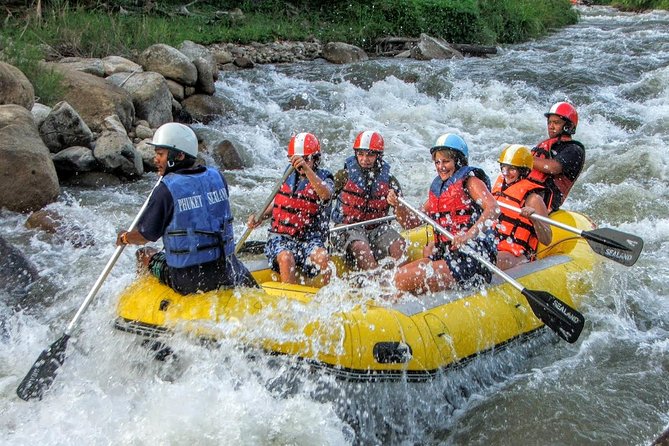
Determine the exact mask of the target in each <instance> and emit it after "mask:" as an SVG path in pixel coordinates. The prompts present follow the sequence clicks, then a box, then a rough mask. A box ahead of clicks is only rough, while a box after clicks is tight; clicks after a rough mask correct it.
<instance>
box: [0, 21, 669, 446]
mask: <svg viewBox="0 0 669 446" xmlns="http://www.w3.org/2000/svg"><path fill="white" fill-rule="evenodd" d="M581 12H582V18H581V21H580V22H579V23H578V24H577V25H575V26H572V27H569V28H566V29H562V30H560V31H559V32H556V33H555V34H552V35H550V36H548V37H546V38H543V39H540V40H537V41H533V42H529V43H525V44H521V45H514V46H509V47H504V48H501V51H500V52H499V54H498V55H496V56H494V57H491V58H489V59H478V58H466V59H464V60H452V61H432V62H420V63H418V62H414V61H405V60H401V61H399V60H398V61H396V60H379V61H369V62H365V63H361V64H354V65H347V66H334V65H330V64H326V63H322V62H318V61H317V62H313V63H305V64H294V65H281V66H260V67H257V68H256V69H254V70H250V71H241V72H237V73H222V76H221V78H220V79H219V81H218V83H217V90H218V93H217V94H221V95H224V96H225V97H227V98H228V100H229V102H230V105H231V106H232V107H233V109H234V110H235V112H234V113H231V114H230V115H228V116H225V117H222V118H221V119H220V120H218V121H217V122H215V123H213V124H211V125H210V127H211V129H212V130H215V131H219V132H221V133H222V135H224V136H225V137H226V138H228V139H230V140H231V141H233V142H234V143H235V144H236V145H237V146H238V147H240V148H241V150H242V151H243V157H244V158H245V160H246V161H247V162H248V163H250V164H252V167H251V168H249V169H246V170H244V171H236V172H228V173H227V174H226V176H227V178H228V180H229V183H230V185H231V195H232V200H233V202H234V203H233V211H234V213H235V215H236V217H237V221H236V228H235V233H236V234H237V235H239V234H241V232H242V230H243V226H242V224H243V223H242V222H243V221H244V220H245V218H246V215H248V214H249V213H251V212H254V211H255V210H256V209H257V206H259V203H261V202H262V201H264V199H265V197H266V196H267V195H268V193H269V191H270V190H271V188H272V186H273V184H274V181H276V179H278V177H279V176H280V174H281V171H282V170H283V167H284V165H285V147H286V144H287V141H288V139H289V138H290V135H291V134H293V133H294V132H299V131H310V132H313V133H314V134H316V135H317V136H318V137H319V138H320V140H321V143H322V147H323V150H324V158H323V164H324V165H325V166H326V167H329V168H330V169H331V170H336V169H338V168H340V167H341V166H342V164H343V160H344V158H345V157H346V156H348V155H349V154H350V153H351V150H350V147H351V143H352V141H353V138H354V136H355V134H356V133H357V132H358V131H361V130H364V129H377V130H379V131H380V132H381V133H382V134H383V136H384V138H385V140H386V159H387V160H388V161H389V162H390V163H391V164H392V166H393V169H394V173H395V175H396V176H397V177H398V179H399V181H400V183H401V184H402V185H403V188H404V191H405V195H406V196H407V199H408V200H410V201H412V202H414V203H418V202H420V201H421V200H422V199H423V198H424V197H425V194H426V189H427V187H428V184H429V181H430V180H431V178H432V177H433V176H434V171H433V167H432V165H431V162H430V157H429V152H428V150H427V148H428V147H430V145H431V144H432V142H433V141H434V140H435V139H436V137H437V136H438V135H440V134H441V133H445V132H456V133H459V134H460V135H462V136H463V137H464V138H465V139H466V140H467V142H468V143H469V147H470V164H472V165H478V166H481V167H483V168H484V169H485V170H486V171H487V172H488V173H489V175H491V176H492V177H493V178H494V177H495V176H496V175H497V163H496V159H497V156H498V155H499V152H500V150H501V148H502V146H503V144H505V143H524V144H528V145H532V144H534V143H536V142H538V141H540V140H542V139H543V138H544V137H545V119H544V117H543V113H544V112H545V111H547V109H548V107H549V106H550V105H551V104H552V103H554V102H556V101H561V100H570V101H572V102H573V103H575V104H576V105H577V106H578V111H579V114H580V117H581V118H580V122H579V126H578V131H577V135H576V136H577V139H578V140H580V141H582V142H583V143H584V144H585V146H586V147H587V161H586V166H585V169H584V172H583V174H582V175H581V177H580V179H579V180H578V183H577V184H576V185H575V187H574V190H573V191H572V193H571V195H570V197H569V199H568V201H567V203H566V205H565V207H567V208H569V209H573V210H577V211H581V212H583V213H585V214H587V215H589V216H590V217H591V218H592V219H593V220H594V221H595V222H596V223H597V224H599V225H600V226H611V227H616V228H618V229H620V230H622V231H625V232H630V233H633V234H637V235H639V236H641V237H642V238H643V239H644V241H645V249H644V252H643V254H642V256H641V258H640V259H639V261H638V262H637V264H636V265H635V266H633V267H624V266H622V265H619V264H617V263H614V262H611V261H607V260H605V261H603V262H602V266H601V270H598V271H597V272H595V273H594V274H593V277H592V283H593V286H594V290H593V292H592V293H591V295H589V296H587V298H586V299H584V303H583V307H582V311H583V313H584V315H585V317H586V319H587V323H586V328H585V330H584V332H583V334H582V335H581V338H580V340H579V341H578V342H577V343H575V344H573V345H570V344H566V343H564V342H559V343H557V342H554V337H553V336H552V335H550V334H548V333H546V334H544V335H541V336H539V337H538V338H536V339H534V340H532V341H531V342H529V343H526V344H523V345H516V346H512V347H511V348H510V349H508V350H506V351H503V352H499V353H496V354H494V355H489V356H488V357H485V358H481V359H480V360H478V361H475V363H474V364H472V365H471V366H470V367H468V368H465V369H463V370H456V371H454V372H452V373H449V374H447V375H446V376H443V377H439V378H436V379H435V380H434V381H431V382H429V383H418V384H416V383H405V382H399V383H391V384H379V383H376V384H369V383H367V384H351V383H341V382H336V381H333V380H332V379H331V378H329V377H327V376H316V375H315V376H312V377H307V378H305V379H300V380H298V379H296V378H295V377H294V376H293V375H291V374H290V372H289V371H287V370H286V368H285V365H281V364H279V365H278V366H277V365H274V366H271V367H270V362H272V360H268V359H267V358H255V359H251V358H249V357H248V356H246V355H244V354H243V353H242V352H241V351H240V350H239V349H238V348H236V346H235V345H234V344H233V343H232V342H231V343H230V344H227V343H223V344H222V345H221V346H220V347H219V348H217V349H205V348H202V347H199V346H194V345H192V344H191V343H189V342H187V341H186V340H184V341H183V342H181V341H180V340H178V339H177V340H175V341H174V342H175V343H176V345H175V348H176V349H177V350H178V351H179V355H180V356H179V358H180V359H179V360H178V361H167V362H166V363H160V362H157V361H151V360H150V359H149V354H148V353H147V351H146V350H145V349H143V348H141V347H139V346H138V345H137V344H136V342H134V341H133V340H132V339H131V338H130V337H129V336H126V335H123V334H120V333H118V332H115V331H114V329H113V327H112V322H111V321H112V320H113V319H114V311H115V303H116V299H117V297H118V295H119V293H120V292H121V291H122V290H123V289H124V288H125V287H126V286H127V285H128V284H129V283H131V281H132V280H133V278H134V274H135V272H134V257H133V256H132V253H131V250H126V252H125V253H124V254H123V255H122V256H121V258H120V260H119V262H118V263H117V265H116V266H115V268H114V270H113V271H112V273H111V275H110V276H109V278H108V279H107V280H106V282H105V285H104V286H103V287H102V289H101V291H100V293H99V294H98V296H97V297H96V299H95V301H94V302H93V304H92V305H91V307H90V308H89V309H88V311H87V312H86V313H85V314H84V317H83V318H82V320H81V323H80V325H79V330H77V336H76V342H73V343H72V344H71V345H70V347H69V348H68V354H69V358H68V360H67V361H66V363H65V365H64V366H63V367H62V368H61V370H60V373H59V375H58V377H57V379H56V382H55V383H54V385H53V387H52V389H51V391H50V392H49V394H48V395H47V396H46V397H45V399H44V400H42V401H40V402H30V403H26V402H24V401H22V400H20V399H18V398H17V397H16V394H15V389H16V386H17V385H18V383H19V381H20V379H21V378H22V377H23V376H24V375H25V373H26V372H27V371H28V369H29V368H30V366H31V365H32V363H33V362H34V360H35V359H36V358H37V356H38V355H39V353H40V351H41V350H42V349H44V348H46V347H47V346H49V345H50V344H51V343H52V342H53V341H54V340H55V339H57V338H58V337H59V336H60V335H61V334H62V331H63V330H64V328H65V326H66V325H67V323H68V322H69V321H70V319H71V318H72V316H73V314H74V312H75V311H76V310H77V309H78V308H79V306H80V305H81V302H82V300H83V298H84V296H85V295H86V293H87V292H88V290H89V289H90V287H91V286H92V284H93V282H94V281H95V278H96V277H97V275H98V274H99V272H100V271H101V270H102V269H103V268H104V265H105V263H106V261H107V259H108V258H109V257H110V256H111V254H112V252H113V250H114V246H113V240H114V238H115V233H116V232H117V230H119V229H121V228H123V227H125V226H127V225H128V224H129V222H130V221H131V220H132V218H133V217H134V214H135V212H137V210H138V209H139V207H140V206H141V203H142V202H143V200H144V198H145V197H146V194H147V193H148V191H149V190H150V188H151V186H152V184H153V183H154V182H155V179H156V178H155V176H153V175H147V176H146V177H145V178H144V179H142V180H140V181H138V182H136V183H133V184H129V185H123V186H119V187H113V188H107V189H103V190H96V191H91V190H81V189H76V188H64V189H63V192H62V195H61V198H60V200H59V202H58V203H55V204H53V205H51V206H50V208H53V209H54V210H56V211H58V212H59V213H60V214H62V215H64V216H66V218H67V219H68V221H70V222H74V223H76V224H77V225H78V226H80V227H81V228H83V230H84V231H86V232H88V233H89V234H92V236H93V237H94V238H95V239H96V240H97V243H96V244H95V245H93V246H87V247H84V248H78V247H75V246H73V245H72V244H71V243H69V242H66V241H65V242H64V241H62V240H61V239H58V238H56V237H54V236H51V235H48V234H44V233H38V232H35V231H32V230H28V229H26V228H25V227H24V226H23V224H24V222H25V218H26V217H25V216H24V215H19V214H14V213H10V212H7V211H2V212H1V213H0V227H1V228H2V234H3V236H4V237H5V238H6V239H7V240H8V241H10V242H11V243H12V244H14V245H15V246H17V247H18V248H19V249H21V250H22V251H23V252H24V253H26V254H27V255H28V257H29V258H30V260H31V261H32V262H33V263H34V264H35V265H36V266H37V268H38V270H39V271H40V279H39V281H38V283H37V284H36V286H35V287H34V288H33V289H32V290H31V293H30V295H29V296H28V297H26V298H25V299H26V300H24V304H27V305H28V306H29V307H30V308H29V309H27V310H21V311H16V306H15V303H16V297H15V296H10V295H8V294H7V293H5V294H2V295H0V321H1V323H2V325H1V327H0V328H1V330H0V444H12V445H34V444H40V445H62V444H90V445H107V444H128V445H145V444H170V445H186V444H198V445H200V444H211V445H227V444H231V445H232V444H235V445H236V444H241V445H267V444H273V445H285V444H290V445H326V444H327V445H343V444H356V443H360V444H404V445H413V444H443V445H479V444H480V445H483V444H485V445H518V444H524V445H546V444H551V445H645V444H649V443H650V442H651V441H652V440H653V439H654V438H655V437H656V436H657V435H658V434H659V433H660V432H662V431H663V430H664V429H665V428H666V427H667V425H668V424H669V397H668V395H669V392H668V390H669V317H668V316H669V299H668V298H667V291H666V290H667V288H668V285H669V279H668V277H669V266H668V265H669V254H667V251H666V250H667V249H669V188H668V187H667V178H668V174H669V172H668V170H667V169H668V166H669V154H668V153H667V145H668V144H669V13H667V12H651V13H645V14H640V15H637V14H623V13H619V12H616V11H614V10H612V9H607V8H583V9H581ZM265 235H266V232H265V231H264V230H257V231H255V232H254V234H252V238H255V239H262V238H263V237H264V236H265Z"/></svg>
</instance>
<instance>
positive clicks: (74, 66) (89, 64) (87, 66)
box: [58, 57, 105, 77]
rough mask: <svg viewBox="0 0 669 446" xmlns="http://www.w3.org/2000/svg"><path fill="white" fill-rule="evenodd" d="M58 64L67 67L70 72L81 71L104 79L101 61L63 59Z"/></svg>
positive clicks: (73, 58) (92, 59) (83, 58)
mask: <svg viewBox="0 0 669 446" xmlns="http://www.w3.org/2000/svg"><path fill="white" fill-rule="evenodd" d="M58 63H59V64H63V65H67V67H68V68H69V69H71V70H77V71H82V72H84V73H88V74H92V75H94V76H97V77H104V75H105V68H104V64H103V63H102V59H95V58H86V57H64V58H63V59H61V60H60V61H58Z"/></svg>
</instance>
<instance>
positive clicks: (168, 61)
mask: <svg viewBox="0 0 669 446" xmlns="http://www.w3.org/2000/svg"><path fill="white" fill-rule="evenodd" d="M139 63H140V64H141V65H142V67H144V70H146V71H155V72H156V73H160V74H162V75H163V76H165V77H166V78H168V79H172V80H175V81H177V82H179V83H181V84H184V85H195V82H196V81H197V68H195V65H193V63H192V62H191V61H190V59H189V58H188V57H187V56H185V55H184V54H183V53H182V52H181V51H179V50H177V49H176V48H173V47H171V46H169V45H165V44H162V43H157V44H155V45H151V46H150V47H148V48H147V49H145V50H144V51H143V52H142V54H140V55H139Z"/></svg>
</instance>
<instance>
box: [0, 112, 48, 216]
mask: <svg viewBox="0 0 669 446" xmlns="http://www.w3.org/2000/svg"><path fill="white" fill-rule="evenodd" d="M0 190H2V194H0V207H3V208H7V209H9V210H11V211H15V212H29V211H33V210H37V209H40V208H42V207H43V206H45V205H47V204H49V203H51V202H53V201H55V200H56V198H58V194H59V193H60V186H59V185H58V176H57V175H56V168H55V167H54V165H53V161H51V156H50V154H49V149H48V148H47V147H46V146H45V145H44V142H42V138H40V135H39V132H38V131H37V127H36V126H35V121H34V120H33V116H32V114H31V113H30V112H29V111H28V110H27V109H25V108H23V107H21V106H19V105H0Z"/></svg>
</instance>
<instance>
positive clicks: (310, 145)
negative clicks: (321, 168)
mask: <svg viewBox="0 0 669 446" xmlns="http://www.w3.org/2000/svg"><path fill="white" fill-rule="evenodd" d="M320 151H321V143H319V142H318V138H316V137H315V136H314V135H312V134H311V133H298V134H297V135H295V136H293V137H292V138H290V142H289V143H288V156H289V157H290V156H293V155H298V156H309V155H313V154H314V153H319V152H320Z"/></svg>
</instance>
